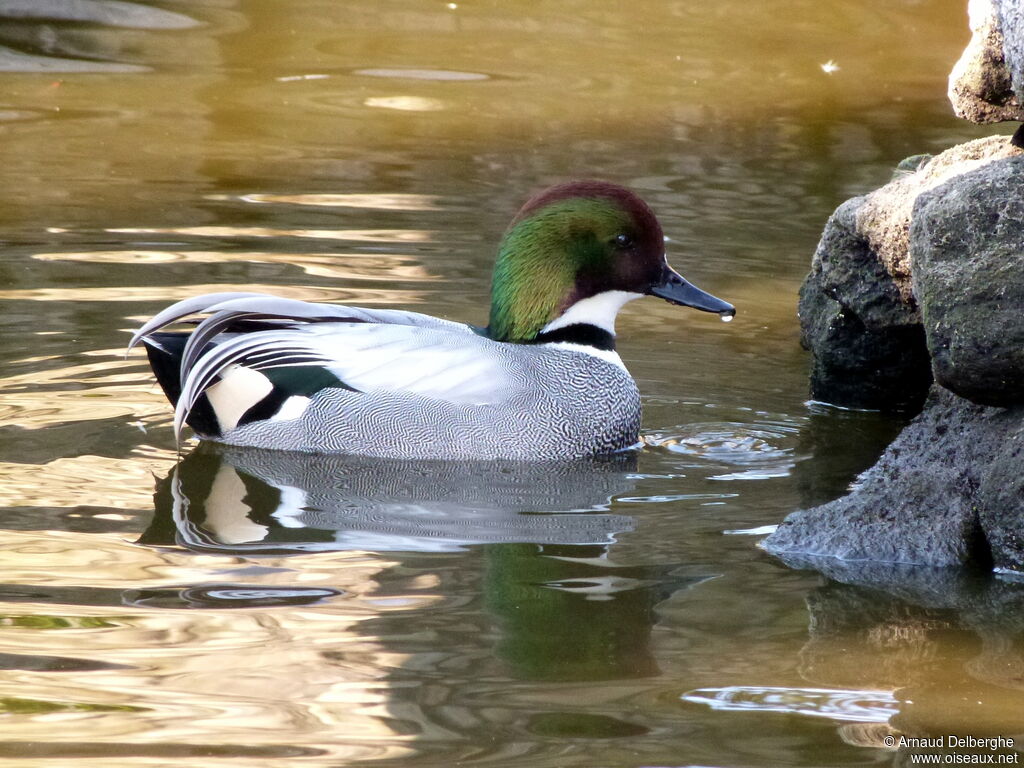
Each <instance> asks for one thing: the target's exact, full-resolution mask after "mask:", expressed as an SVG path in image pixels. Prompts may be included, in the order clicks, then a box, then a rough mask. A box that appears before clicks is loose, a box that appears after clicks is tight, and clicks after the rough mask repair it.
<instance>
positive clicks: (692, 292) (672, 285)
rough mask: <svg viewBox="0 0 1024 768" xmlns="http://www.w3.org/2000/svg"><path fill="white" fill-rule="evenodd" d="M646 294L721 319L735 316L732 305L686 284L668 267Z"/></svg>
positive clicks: (734, 308) (690, 284) (734, 309)
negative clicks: (715, 314)
mask: <svg viewBox="0 0 1024 768" xmlns="http://www.w3.org/2000/svg"><path fill="white" fill-rule="evenodd" d="M648 292H649V293H650V294H651V295H652V296H657V297H658V298H659V299H665V301H670V302H672V303H673V304H680V305H682V306H684V307H693V308H694V309H699V310H701V311H703V312H717V313H718V314H719V315H722V316H723V317H732V316H733V315H735V314H736V307H734V306H733V305H732V304H730V303H729V302H727V301H722V300H721V299H720V298H718V297H717V296H712V295H711V294H710V293H708V292H707V291H702V290H701V289H700V288H698V287H697V286H696V285H694V284H693V283H689V282H687V281H686V279H685V278H684V277H683V276H682V275H680V274H679V273H678V272H676V271H675V270H674V269H672V267H669V266H666V267H665V271H664V272H663V273H662V275H661V282H660V283H656V284H655V285H652V286H651V287H650V289H649V291H648Z"/></svg>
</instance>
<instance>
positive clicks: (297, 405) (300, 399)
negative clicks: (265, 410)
mask: <svg viewBox="0 0 1024 768" xmlns="http://www.w3.org/2000/svg"><path fill="white" fill-rule="evenodd" d="M308 405H309V398H308V397H306V396H305V395H292V396H291V397H289V398H288V399H287V400H285V401H284V402H283V403H281V407H280V408H278V409H277V413H275V414H274V415H273V416H272V417H271V418H270V421H291V420H292V419H297V418H299V417H300V416H302V414H303V413H305V412H306V407H307V406H308Z"/></svg>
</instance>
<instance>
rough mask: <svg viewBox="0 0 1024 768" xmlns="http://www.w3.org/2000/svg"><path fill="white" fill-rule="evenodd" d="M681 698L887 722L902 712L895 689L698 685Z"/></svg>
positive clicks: (719, 706)
mask: <svg viewBox="0 0 1024 768" xmlns="http://www.w3.org/2000/svg"><path fill="white" fill-rule="evenodd" d="M680 698H681V699H682V700H683V701H688V702H691V703H693V704H705V705H707V706H709V707H711V708H712V709H716V710H720V711H743V712H750V711H757V712H783V713H786V714H796V715H807V716H809V717H827V718H829V719H831V720H849V721H854V722H861V723H885V722H888V720H889V718H891V717H892V716H893V715H895V714H897V713H898V712H899V702H898V701H897V700H896V698H895V697H894V696H893V695H892V691H872V690H864V691H860V690H843V689H837V688H787V687H771V686H760V685H734V686H729V687H728V688H698V689H697V690H694V691H690V692H688V693H685V694H683V695H682V696H681V697H680Z"/></svg>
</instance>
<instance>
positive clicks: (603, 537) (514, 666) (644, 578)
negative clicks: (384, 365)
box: [140, 444, 710, 731]
mask: <svg viewBox="0 0 1024 768" xmlns="http://www.w3.org/2000/svg"><path fill="white" fill-rule="evenodd" d="M635 465H636V456H635V454H627V455H617V456H611V457H606V458H602V459H592V460H586V461H573V462H561V463H515V462H430V461H398V460H380V459H369V458H365V457H352V456H345V455H312V454H293V453H286V452H281V451H265V450H259V449H252V448H244V447H232V446H221V445H214V444H203V445H201V446H200V447H199V448H198V449H197V450H196V451H194V452H193V453H192V454H190V455H189V456H188V457H186V458H185V459H184V460H183V461H182V462H181V463H179V464H178V466H176V467H175V468H174V470H173V471H172V472H171V473H170V475H169V476H168V477H167V478H166V479H164V480H163V481H161V482H160V484H159V486H158V489H157V492H156V496H155V499H156V516H155V518H154V521H153V523H152V525H151V526H150V527H149V529H148V530H147V531H146V532H145V533H144V534H143V536H142V537H141V539H140V543H142V544H149V545H154V546H168V545H170V546H174V545H177V546H181V547H184V548H186V549H189V550H192V551H197V552H217V553H223V554H233V555H242V556H250V555H287V554H293V553H294V554H298V553H309V552H317V551H322V552H327V551H338V550H352V549H358V550H364V551H370V552H374V551H379V552H388V553H389V555H388V559H389V560H394V559H396V558H397V559H399V560H400V561H401V562H402V563H403V568H404V571H403V573H405V576H402V578H406V577H407V575H408V573H407V572H408V571H409V570H410V569H412V570H416V569H417V568H423V567H428V568H430V569H431V571H432V572H435V573H436V574H438V576H439V578H440V580H441V583H440V585H439V587H438V591H439V592H441V593H444V594H447V595H449V596H452V595H455V594H458V593H464V592H465V591H466V590H467V589H468V590H470V592H471V593H472V595H473V596H476V595H481V594H482V596H483V601H482V603H481V602H478V601H476V600H472V601H471V602H470V605H473V606H475V608H474V614H475V613H476V612H477V611H481V610H482V615H480V616H476V615H474V616H473V617H466V618H465V619H464V620H465V621H468V622H469V623H473V624H475V623H476V622H477V621H478V620H479V619H481V618H486V621H485V624H484V625H483V626H481V628H480V631H481V632H483V633H484V636H486V635H487V634H490V631H489V630H488V629H486V627H487V626H488V625H489V626H490V627H491V628H492V629H497V630H498V634H497V637H496V638H495V640H496V644H495V646H494V649H493V650H494V653H495V655H496V656H497V657H498V658H499V659H501V661H502V662H503V663H504V666H505V667H506V669H507V670H508V672H509V674H510V675H511V676H512V677H514V678H518V679H527V680H600V679H616V678H635V677H642V676H647V675H651V674H656V673H657V666H656V664H655V661H654V656H653V653H652V651H651V648H650V634H651V627H652V626H653V624H654V623H655V621H656V614H655V611H654V606H655V605H657V604H658V603H660V602H662V601H663V600H665V599H667V598H668V597H670V596H671V595H672V594H673V593H675V592H677V591H678V590H680V589H686V588H689V587H692V586H695V585H697V584H699V583H701V582H702V581H704V580H706V579H707V578H709V577H710V575H709V574H705V573H699V574H695V573H690V572H689V571H690V569H689V568H687V567H686V566H680V565H679V564H678V563H671V564H664V565H633V564H624V563H618V562H615V561H614V560H613V558H612V554H611V549H612V545H613V544H614V543H615V540H616V536H617V535H619V534H621V533H625V532H628V531H631V530H633V528H634V522H635V521H634V519H633V518H632V517H630V516H626V515H619V514H611V513H609V512H608V511H607V510H608V507H609V505H610V503H611V500H612V497H614V496H616V495H620V494H629V493H631V492H632V491H633V490H634V486H635V484H636V480H635V475H634V474H633V473H634V472H635V469H636V466H635ZM474 545H483V546H482V547H479V552H480V553H482V562H481V559H480V556H478V555H473V554H472V550H477V549H478V547H476V546H474ZM467 551H469V552H468V555H467ZM402 552H405V553H408V554H407V555H405V556H403V555H402V554H400V553H402ZM438 552H441V553H456V554H458V553H461V554H458V556H459V557H460V558H466V559H464V560H460V565H459V567H458V568H457V569H454V571H453V570H452V569H450V568H448V567H444V566H442V567H438V566H439V565H440V563H439V561H437V560H436V559H433V560H430V561H427V562H428V563H429V564H428V565H424V561H422V560H421V559H420V560H417V557H416V555H417V553H438ZM474 568H475V569H476V570H475V571H474V570H473V569H474ZM453 572H457V573H458V579H457V582H458V583H455V582H452V583H448V581H449V578H448V576H447V574H451V573H453ZM375 578H376V579H377V581H378V582H379V585H380V589H381V590H384V591H385V592H386V590H387V589H388V586H387V585H388V583H389V579H390V578H391V577H390V576H389V575H388V574H386V573H383V574H380V575H379V576H378V577H375ZM395 578H398V575H397V571H396V576H395ZM456 604H464V603H463V601H461V600H455V601H453V605H456ZM453 610H454V609H453ZM429 613H430V615H429V616H427V615H425V614H424V615H422V616H419V618H417V620H416V621H417V626H419V625H420V624H422V625H423V626H427V625H432V624H433V623H434V622H435V617H436V619H437V620H440V621H441V622H442V623H451V622H452V621H453V618H454V617H453V616H450V615H448V611H446V610H445V609H444V608H441V609H438V608H437V607H435V608H432V609H431V611H430V612H429ZM395 620H396V619H395V617H393V616H390V615H388V614H383V615H381V616H380V617H379V618H377V619H375V620H370V621H368V622H367V623H366V624H365V626H366V627H367V630H368V631H370V630H372V631H373V632H374V634H375V635H377V636H383V637H389V638H391V639H392V641H393V642H395V643H397V644H398V645H403V647H396V648H395V649H394V650H396V651H401V652H405V653H415V652H416V651H417V650H420V651H422V650H423V649H418V648H414V647H404V641H402V640H401V638H402V637H403V636H404V634H405V630H400V629H399V628H396V627H395V626H393V622H394V621H395ZM401 621H402V622H403V627H405V628H406V630H407V627H408V625H407V624H406V622H408V621H409V617H408V616H404V617H402V618H401ZM461 621H463V619H460V622H461ZM410 642H414V641H410ZM564 714H565V713H562V715H564ZM558 722H559V723H560V724H561V725H560V727H562V728H564V727H569V726H570V725H572V723H575V722H576V721H575V720H574V719H573V718H571V717H570V718H569V719H568V721H566V719H565V718H564V717H561V719H559V720H558ZM567 722H568V723H569V725H566V723H567ZM602 722H603V721H602ZM577 725H579V727H580V728H582V729H583V730H584V731H588V730H589V729H590V728H592V726H593V723H590V722H589V721H587V723H583V724H577ZM570 730H571V728H570Z"/></svg>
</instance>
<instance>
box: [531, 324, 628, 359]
mask: <svg viewBox="0 0 1024 768" xmlns="http://www.w3.org/2000/svg"><path fill="white" fill-rule="evenodd" d="M556 342H561V343H563V344H579V345H580V346H584V347H593V348H594V349H601V350H604V351H606V352H614V351H615V334H613V333H609V332H608V331H606V330H605V329H604V328H598V327H597V326H596V325H591V324H590V323H573V324H572V325H566V326H564V327H562V328H556V329H555V330H553V331H547V332H546V333H541V334H538V335H537V338H535V339H534V340H533V341H532V342H531V343H533V344H553V343H556Z"/></svg>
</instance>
